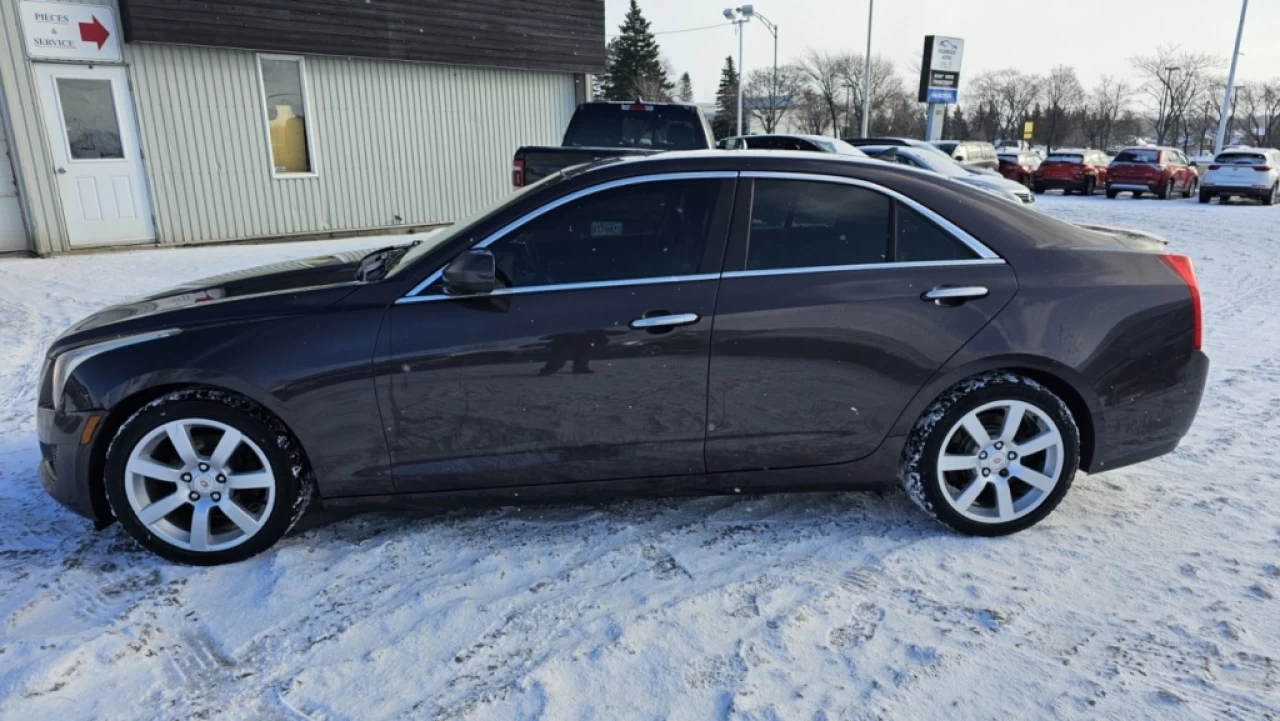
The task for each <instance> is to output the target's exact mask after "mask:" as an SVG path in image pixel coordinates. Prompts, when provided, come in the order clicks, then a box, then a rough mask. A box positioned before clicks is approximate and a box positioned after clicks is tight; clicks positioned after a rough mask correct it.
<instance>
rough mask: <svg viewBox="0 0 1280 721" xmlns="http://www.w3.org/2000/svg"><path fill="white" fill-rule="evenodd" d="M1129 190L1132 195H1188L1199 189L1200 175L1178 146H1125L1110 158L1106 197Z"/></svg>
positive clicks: (1170, 196) (1188, 196)
mask: <svg viewBox="0 0 1280 721" xmlns="http://www.w3.org/2000/svg"><path fill="white" fill-rule="evenodd" d="M1126 190H1129V191H1132V192H1133V197H1135V198H1141V197H1142V194H1143V193H1155V194H1156V195H1157V196H1158V197H1159V198H1160V199H1161V200H1163V199H1165V198H1172V197H1173V196H1174V195H1176V194H1181V195H1182V197H1184V198H1190V197H1191V196H1193V195H1195V194H1196V193H1198V192H1199V190H1200V174H1199V173H1197V172H1196V169H1195V168H1194V167H1192V166H1191V164H1190V163H1188V162H1187V156H1185V155H1183V154H1182V151H1181V150H1178V149H1177V148H1127V149H1125V150H1121V151H1120V153H1119V154H1118V155H1116V157H1115V160H1112V161H1111V177H1110V178H1109V179H1108V180H1107V197H1108V198H1114V197H1116V196H1117V195H1119V194H1120V193H1122V192H1124V191H1126Z"/></svg>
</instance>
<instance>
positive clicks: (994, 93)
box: [970, 68, 1043, 139]
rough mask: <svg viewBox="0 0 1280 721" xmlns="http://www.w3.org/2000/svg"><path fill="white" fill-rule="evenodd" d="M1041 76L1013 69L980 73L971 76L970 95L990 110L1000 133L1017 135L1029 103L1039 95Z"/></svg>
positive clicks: (1024, 119)
mask: <svg viewBox="0 0 1280 721" xmlns="http://www.w3.org/2000/svg"><path fill="white" fill-rule="evenodd" d="M1042 82H1043V80H1042V79H1041V78H1039V77H1037V76H1035V75H1027V74H1026V73H1023V72H1021V71H1019V70H1017V69H1013V68H1010V69H1008V70H996V71H990V72H986V73H982V74H981V75H979V76H977V77H976V78H974V80H973V85H972V88H973V89H972V90H971V91H970V92H971V93H972V95H973V98H974V99H975V100H977V101H978V102H979V103H980V104H983V105H986V106H988V107H990V108H991V109H992V110H994V112H995V114H996V118H997V122H998V124H999V128H1000V133H1001V135H1002V136H1003V137H1004V138H1005V139H1008V138H1021V137H1022V123H1023V122H1025V121H1026V119H1027V117H1028V116H1029V115H1030V112H1031V106H1032V105H1035V104H1036V102H1037V101H1038V100H1039V99H1040V85H1041V83H1042Z"/></svg>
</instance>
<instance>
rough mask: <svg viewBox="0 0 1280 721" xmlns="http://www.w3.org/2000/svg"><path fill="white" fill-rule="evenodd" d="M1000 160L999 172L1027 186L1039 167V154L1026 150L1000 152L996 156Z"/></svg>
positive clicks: (1030, 183)
mask: <svg viewBox="0 0 1280 721" xmlns="http://www.w3.org/2000/svg"><path fill="white" fill-rule="evenodd" d="M997 157H998V158H999V160H1000V169H999V173H1000V174H1001V175H1003V176H1004V177H1006V178H1008V179H1009V180H1012V181H1013V182H1015V183H1022V184H1023V185H1025V186H1027V187H1028V188H1030V187H1031V185H1032V182H1033V181H1034V179H1035V176H1036V169H1037V168H1039V167H1040V156H1039V155H1036V154H1035V153H1027V152H1002V153H1000V155H999V156H997Z"/></svg>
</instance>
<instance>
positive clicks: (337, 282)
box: [51, 250, 369, 350]
mask: <svg viewBox="0 0 1280 721" xmlns="http://www.w3.org/2000/svg"><path fill="white" fill-rule="evenodd" d="M368 252H369V251H367V250H356V251H351V252H346V253H334V254H331V255H322V256H317V257H314V258H305V259H301V260H290V261H284V262H280V263H272V264H270V265H263V266H258V267H253V268H246V269H244V270H237V271H234V272H231V273H224V274H222V275H216V276H213V277H209V278H202V279H200V280H193V281H190V282H187V283H183V284H182V285H178V286H174V287H172V288H169V289H167V290H163V291H160V292H158V293H153V294H151V295H148V296H144V297H142V298H137V299H134V300H129V301H125V302H123V303H119V304H117V305H113V306H110V307H107V308H104V309H102V310H100V311H98V312H97V313H94V314H93V315H91V316H89V317H87V318H85V319H83V320H81V321H80V322H78V323H76V324H75V325H73V326H72V327H71V328H70V329H69V330H68V331H67V332H66V333H64V334H63V335H62V337H61V338H59V339H58V341H56V342H55V343H54V347H53V349H56V348H59V347H63V346H66V345H70V344H76V343H79V342H83V341H87V340H91V339H92V337H99V336H102V337H106V336H116V335H124V334H127V333H141V332H146V331H148V330H152V329H155V328H160V327H165V328H168V327H173V326H176V325H185V324H190V323H204V322H208V323H216V322H225V321H231V320H236V319H243V318H245V317H249V316H253V315H260V314H262V313H264V312H265V313H270V312H273V311H275V312H290V311H291V310H294V311H296V310H298V309H299V308H303V307H315V305H316V304H317V303H332V302H333V301H334V300H337V299H338V298H341V297H342V296H344V295H346V294H347V293H349V292H350V291H351V290H354V288H355V287H356V286H357V285H358V283H357V282H356V280H355V274H356V269H357V267H358V266H359V264H360V259H361V258H363V257H364V256H365V255H366V254H367V253H368ZM51 350H52V349H51Z"/></svg>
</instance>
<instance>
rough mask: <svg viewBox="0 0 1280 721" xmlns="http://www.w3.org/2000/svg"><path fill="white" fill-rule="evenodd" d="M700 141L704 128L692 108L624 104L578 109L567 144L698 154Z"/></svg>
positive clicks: (571, 145) (565, 138) (565, 142)
mask: <svg viewBox="0 0 1280 721" xmlns="http://www.w3.org/2000/svg"><path fill="white" fill-rule="evenodd" d="M700 138H701V125H700V123H699V122H698V115H697V111H696V110H693V109H692V108H682V107H672V106H662V105H646V104H642V103H634V104H628V103H621V104H616V105H615V104H607V105H583V106H582V107H580V108H578V110H577V112H575V113H574V114H573V120H572V122H570V123H569V131H568V132H567V133H565V137H564V144H565V145H566V146H568V147H573V148H652V149H654V150H697V149H699V148H702V147H704V146H703V143H702V141H701V139H700Z"/></svg>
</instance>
